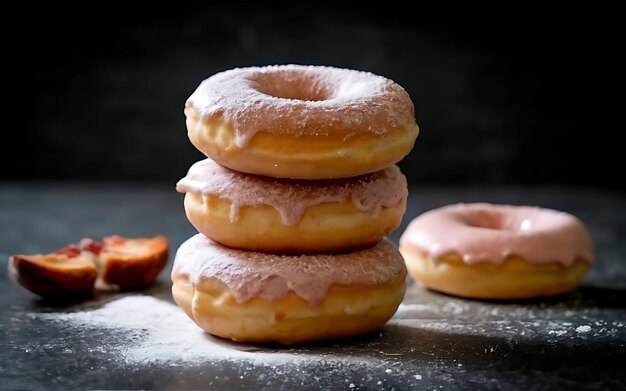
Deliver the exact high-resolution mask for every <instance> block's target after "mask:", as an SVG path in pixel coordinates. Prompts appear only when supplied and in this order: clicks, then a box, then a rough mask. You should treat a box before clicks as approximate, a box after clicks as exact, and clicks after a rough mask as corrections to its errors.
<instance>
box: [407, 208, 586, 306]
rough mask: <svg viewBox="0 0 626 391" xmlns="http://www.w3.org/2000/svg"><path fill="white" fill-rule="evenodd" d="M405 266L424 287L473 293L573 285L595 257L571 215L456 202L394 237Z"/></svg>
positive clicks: (512, 293) (514, 294)
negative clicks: (398, 243)
mask: <svg viewBox="0 0 626 391" xmlns="http://www.w3.org/2000/svg"><path fill="white" fill-rule="evenodd" d="M400 252H401V253H402V255H403V256H404V259H405V262H406V264H407V269H408V270H409V273H410V274H411V275H412V276H413V277H414V278H415V279H416V280H418V281H419V282H421V283H422V284H423V285H425V286H426V287H428V288H431V289H434V290H437V291H441V292H445V293H449V294H453V295H458V296H463V297H470V298H480V299H526V298H532V297H541V296H551V295H557V294H561V293H565V292H568V291H571V290H573V289H575V288H576V287H577V286H578V284H579V283H580V281H581V279H582V278H583V276H584V275H585V273H586V272H587V270H588V269H589V267H590V265H591V263H592V262H593V260H594V250H593V242H592V240H591V236H590V235H589V232H588V231H587V229H586V228H585V226H584V225H583V223H582V222H581V221H580V220H578V219H577V218H576V217H574V216H572V215H570V214H567V213H564V212H558V211H555V210H550V209H542V208H538V207H531V206H509V205H491V204H484V203H477V204H457V205H450V206H446V207H442V208H439V209H435V210H431V211H429V212H426V213H424V214H422V215H421V216H418V217H417V218H415V219H414V220H413V221H412V222H411V223H410V225H409V226H408V228H407V229H406V231H405V232H404V234H403V235H402V238H401V239H400Z"/></svg>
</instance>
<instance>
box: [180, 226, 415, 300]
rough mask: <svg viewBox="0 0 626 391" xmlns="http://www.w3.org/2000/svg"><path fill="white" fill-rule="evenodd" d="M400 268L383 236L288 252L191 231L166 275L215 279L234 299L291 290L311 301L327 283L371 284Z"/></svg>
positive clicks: (273, 297)
mask: <svg viewBox="0 0 626 391" xmlns="http://www.w3.org/2000/svg"><path fill="white" fill-rule="evenodd" d="M404 273H406V268H405V266H404V261H403V259H402V256H401V255H400V253H399V252H398V249H397V248H396V246H394V245H393V244H392V243H391V242H390V241H388V240H387V239H384V240H382V241H381V242H379V243H378V244H377V245H375V246H374V247H371V248H369V249H366V250H360V251H355V252H351V253H346V254H336V255H295V256H294V255H272V254H265V253H258V252H253V251H242V250H235V249H231V248H228V247H224V246H222V245H220V244H218V243H216V242H214V241H212V240H211V239H208V238H207V237H206V236H204V235H202V234H197V235H195V236H193V237H191V238H190V239H188V240H187V241H186V242H184V243H183V244H182V245H181V246H180V247H179V248H178V251H177V252H176V258H175V260H174V267H173V270H172V277H173V276H175V275H186V276H188V278H189V280H190V282H191V283H192V284H196V283H198V282H199V281H200V280H201V279H203V278H216V279H218V280H219V281H221V282H222V283H224V284H225V285H226V286H228V288H229V289H230V291H231V293H232V294H233V296H234V297H235V300H236V301H237V302H238V303H244V302H246V301H248V300H250V299H253V298H255V297H261V298H263V299H265V300H270V301H271V300H276V299H279V298H281V297H285V296H286V295H287V294H288V293H289V292H293V293H294V294H296V295H298V296H299V297H301V298H302V299H304V300H306V301H308V302H310V303H314V304H315V303H320V302H321V301H323V300H324V297H325V296H326V293H327V292H328V289H330V287H331V286H332V285H333V284H336V285H343V286H348V285H355V284H362V285H367V286H373V285H379V284H385V283H389V282H392V281H394V280H395V279H396V278H398V277H399V276H400V275H402V274H404Z"/></svg>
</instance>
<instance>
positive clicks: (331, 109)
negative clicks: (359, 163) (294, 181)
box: [186, 65, 415, 147]
mask: <svg viewBox="0 0 626 391" xmlns="http://www.w3.org/2000/svg"><path fill="white" fill-rule="evenodd" d="M186 107H187V108H193V110H194V111H195V112H196V113H198V114H199V115H200V116H201V118H203V119H205V120H207V119H217V120H222V121H225V122H227V123H229V124H230V125H231V126H232V127H233V129H234V130H235V134H236V139H235V143H236V145H237V146H239V147H242V146H244V145H245V144H246V143H247V142H248V141H250V139H252V137H253V136H254V135H255V134H256V133H257V132H261V131H262V132H272V133H277V134H284V135H294V136H303V135H315V136H321V137H324V136H332V137H337V135H341V136H342V137H343V139H344V140H348V139H351V138H353V137H358V136H359V135H360V134H361V133H363V132H365V133H369V134H373V135H381V134H384V133H386V132H387V131H389V130H390V129H393V128H398V127H401V126H407V125H410V124H411V123H413V122H415V118H414V113H413V112H414V107H413V102H411V98H410V97H409V95H408V94H407V92H406V91H405V90H404V89H403V88H402V87H400V86H399V85H398V84H396V83H394V82H393V81H391V80H389V79H386V78H384V77H382V76H376V75H374V74H372V73H369V72H360V71H355V70H349V69H340V68H333V67H324V66H303V65H274V66H267V67H250V68H236V69H232V70H228V71H225V72H221V73H218V74H215V75H213V76H211V77H209V78H208V79H206V80H204V81H203V82H202V83H201V84H200V86H199V87H198V88H197V89H196V91H195V92H194V93H193V94H192V95H191V96H190V97H189V99H188V100H187V103H186Z"/></svg>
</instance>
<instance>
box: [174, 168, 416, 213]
mask: <svg viewBox="0 0 626 391" xmlns="http://www.w3.org/2000/svg"><path fill="white" fill-rule="evenodd" d="M176 189H177V190H178V191H180V192H193V193H202V194H204V195H211V196H214V197H218V198H222V199H227V200H229V201H230V202H231V220H236V219H237V217H238V211H239V208H241V207H242V206H258V205H270V206H272V207H274V208H275V209H276V210H277V211H278V212H279V213H280V216H281V219H282V222H283V223H284V224H287V225H294V224H297V223H298V222H300V219H301V218H302V215H303V214H304V212H305V210H306V208H308V207H310V206H315V205H320V204H323V203H331V202H346V201H348V200H351V201H352V202H353V204H354V205H355V206H356V207H357V208H358V209H359V210H361V211H362V212H365V213H370V214H371V215H372V216H374V217H377V216H378V214H379V213H380V211H381V209H382V208H385V207H387V208H388V207H395V206H397V205H398V204H399V203H406V199H407V196H408V189H407V182H406V177H405V176H404V175H403V174H402V173H401V172H400V169H399V168H398V167H397V166H392V167H388V168H386V169H384V170H381V171H377V172H374V173H372V174H366V175H362V176H358V177H354V178H345V179H335V180H317V181H307V180H287V179H275V178H269V177H263V176H258V175H251V174H242V173H239V172H237V171H233V170H231V169H229V168H226V167H222V166H220V165H219V164H217V163H215V162H214V161H213V160H211V159H205V160H201V161H199V162H197V163H195V164H193V165H192V166H191V167H190V168H189V172H188V173H187V176H186V177H184V178H183V179H181V180H180V181H179V182H178V184H177V185H176Z"/></svg>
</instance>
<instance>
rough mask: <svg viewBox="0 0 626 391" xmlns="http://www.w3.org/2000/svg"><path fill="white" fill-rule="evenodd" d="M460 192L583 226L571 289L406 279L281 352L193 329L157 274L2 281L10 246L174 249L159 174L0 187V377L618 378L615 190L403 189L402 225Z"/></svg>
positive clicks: (255, 384) (618, 198) (624, 225)
mask: <svg viewBox="0 0 626 391" xmlns="http://www.w3.org/2000/svg"><path fill="white" fill-rule="evenodd" d="M470 201H487V202H496V203H512V204H531V205H540V206H544V207H551V208H556V209H561V210H565V211H568V212H571V213H574V214H576V215H577V216H579V217H580V218H581V219H582V220H583V221H584V222H586V223H587V224H588V226H589V229H590V230H591V233H592V236H593V237H594V240H595V243H596V247H597V263H596V264H595V265H594V267H593V268H592V270H591V271H590V272H589V274H588V275H587V277H586V278H585V280H584V282H583V285H582V286H581V288H580V289H578V290H577V291H576V292H573V293H571V294H568V295H564V296H560V297H556V298H553V299H549V300H540V301H530V302H514V303H511V302H508V303H502V302H488V301H473V300H464V299H459V298H454V297H450V296H445V295H442V294H438V293H434V292H430V291H427V290H425V289H423V288H421V287H420V286H418V285H417V284H414V283H411V285H410V287H409V289H408V290H407V294H406V298H405V300H404V302H403V304H402V305H401V306H400V308H399V310H398V312H397V314H396V315H395V316H394V318H393V319H392V320H391V321H390V322H389V323H388V324H387V325H386V326H385V327H384V328H383V329H382V330H381V331H380V333H376V334H373V335H369V336H366V337H362V338H358V339H353V340H347V341H342V342H336V343H328V344H317V345H309V346H301V347H280V346H275V345H271V346H261V345H244V344H235V343H231V342H227V341H223V340H220V339H217V338H213V337H211V336H209V335H206V334H204V333H203V332H202V331H201V330H199V329H198V328H197V327H196V326H195V325H194V324H193V323H192V322H191V321H190V320H188V319H187V317H186V316H185V315H184V314H183V313H182V311H181V310H179V309H178V307H176V306H175V305H174V304H173V302H172V299H171V295H170V293H169V286H170V284H169V275H168V273H169V270H167V271H166V272H164V273H163V274H162V275H161V277H160V279H159V283H158V284H157V285H155V286H154V287H152V288H151V289H149V290H147V291H141V292H134V293H125V294H120V293H118V294H115V293H109V294H99V295H97V296H96V297H94V298H93V299H91V300H89V301H87V302H83V303H80V304H74V305H66V306H58V305H52V304H50V303H46V302H44V301H41V300H39V299H38V298H37V297H36V296H34V295H32V294H30V293H29V292H27V291H24V290H22V289H21V288H18V287H16V286H15V285H14V284H12V283H11V282H10V281H9V279H8V278H7V273H6V259H7V257H8V255H9V254H12V253H37V252H47V251H51V250H54V249H57V248H60V247H62V246H64V245H66V244H67V243H70V242H73V241H76V240H78V239H80V238H81V237H84V236H90V237H94V238H100V237H102V236H106V235H109V234H112V233H117V234H122V235H126V236H148V235H155V234H159V233H162V234H165V235H167V236H168V237H169V238H170V241H171V245H172V249H175V248H176V247H177V246H178V245H179V244H180V243H181V242H182V241H184V240H185V239H186V238H187V237H189V236H191V235H192V234H193V233H194V230H193V228H192V227H191V226H190V225H189V223H188V222H187V221H186V219H185V216H184V212H183V210H182V196H181V195H179V194H176V193H175V192H174V190H173V186H172V185H168V184H165V185H159V184H146V185H132V186H126V185H125V186H122V185H119V184H94V183H70V184H53V183H48V184H45V183H35V184H32V183H31V184H26V183H3V184H0V259H1V261H0V263H1V264H0V309H1V311H2V314H1V316H0V388H1V389H47V390H50V389H155V388H159V389H162V388H165V389H206V388H213V389H241V388H246V389H262V388H268V389H287V390H293V389H320V388H322V389H329V388H332V389H347V390H357V389H396V390H401V389H411V388H416V389H446V390H450V389H472V390H473V389H555V388H556V389H572V388H583V389H625V388H626V365H625V364H624V362H626V361H625V359H626V353H625V349H624V344H625V343H626V240H624V238H623V237H622V235H623V234H624V233H625V232H626V196H624V195H622V194H617V193H606V192H601V191H598V190H589V189H576V188H565V189H559V188H541V189H534V188H522V187H519V188H511V187H509V188H472V189H468V188H445V189H442V188H440V189H437V188H412V189H411V199H410V203H409V209H408V211H407V215H406V218H405V225H406V222H408V221H409V220H410V218H412V217H414V216H415V215H417V214H419V213H421V212H423V211H425V210H427V209H431V208H434V207H438V206H441V205H445V204H449V203H454V202H470ZM401 231H402V229H400V230H399V231H398V232H396V233H395V234H394V235H393V236H392V238H393V239H395V240H397V238H398V237H399V233H400V232H401ZM170 266H171V261H170Z"/></svg>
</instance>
